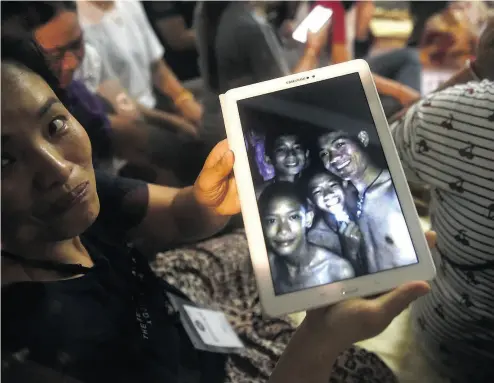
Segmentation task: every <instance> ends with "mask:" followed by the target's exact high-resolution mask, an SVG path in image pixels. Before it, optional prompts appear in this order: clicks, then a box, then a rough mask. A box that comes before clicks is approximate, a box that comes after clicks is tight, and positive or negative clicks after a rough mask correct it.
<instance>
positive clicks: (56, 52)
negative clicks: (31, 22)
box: [34, 11, 84, 88]
mask: <svg viewBox="0 0 494 383" xmlns="http://www.w3.org/2000/svg"><path fill="white" fill-rule="evenodd" d="M34 37H35V39H36V42H37V43H38V45H39V46H40V48H41V50H42V52H43V55H44V56H45V58H46V60H47V62H48V64H49V65H50V68H51V70H52V71H53V73H54V74H55V76H57V78H58V79H59V81H60V85H61V87H62V88H65V87H67V86H68V85H69V84H70V83H71V82H72V79H73V77H74V72H75V71H76V69H77V68H78V67H79V66H80V65H81V62H82V60H83V58H84V39H83V35H82V29H81V27H80V25H79V20H78V18H77V13H75V12H72V11H63V12H60V13H59V14H58V15H57V16H55V17H54V18H53V19H52V20H50V22H49V23H47V24H45V25H43V26H41V27H40V28H38V29H37V30H36V31H35V33H34Z"/></svg>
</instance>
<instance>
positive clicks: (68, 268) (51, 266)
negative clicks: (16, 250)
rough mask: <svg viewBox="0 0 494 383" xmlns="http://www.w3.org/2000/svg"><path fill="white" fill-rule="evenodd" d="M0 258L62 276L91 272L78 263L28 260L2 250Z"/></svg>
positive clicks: (88, 268)
mask: <svg viewBox="0 0 494 383" xmlns="http://www.w3.org/2000/svg"><path fill="white" fill-rule="evenodd" d="M2 257H5V258H9V259H11V260H13V261H15V262H17V263H20V264H21V265H25V266H28V267H32V268H36V269H43V270H50V271H56V272H58V273H62V274H69V275H79V274H86V273H87V272H89V270H91V268H90V267H85V266H82V265H80V264H78V263H77V264H70V263H60V262H54V261H49V260H41V259H28V258H24V257H21V256H19V255H16V254H12V253H9V252H8V251H5V250H2Z"/></svg>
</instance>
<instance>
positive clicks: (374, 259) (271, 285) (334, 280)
mask: <svg viewBox="0 0 494 383" xmlns="http://www.w3.org/2000/svg"><path fill="white" fill-rule="evenodd" d="M220 100H221V105H222V110H223V116H224V119H225V126H226V131H227V136H228V142H229V144H230V148H231V149H232V150H233V152H234V153H235V169H234V171H235V177H236V180H237V185H238V191H239V197H240V202H241V206H242V214H243V219H244V224H245V230H246V234H247V240H248V244H249V249H250V254H251V258H252V263H253V267H254V271H255V275H256V280H257V284H258V287H259V293H260V298H261V302H262V306H263V310H264V312H265V313H266V314H267V315H269V316H278V315H281V314H285V313H292V312H297V311H302V310H307V309H311V308H316V307H321V306H324V305H328V304H331V303H335V302H337V301H340V300H343V299H347V298H351V297H358V296H369V295H374V294H378V293H381V292H384V291H387V290H390V289H392V288H394V287H396V286H398V285H400V284H402V283H404V282H407V281H413V280H431V279H432V278H433V277H434V276H435V267H434V263H433V261H432V258H431V255H430V252H429V249H428V247H427V243H426V240H425V236H424V233H423V231H422V228H421V225H420V222H419V218H418V215H417V212H416V210H415V207H414V204H413V199H412V196H411V194H410V191H409V189H408V184H407V182H406V179H405V175H404V173H403V169H402V167H401V163H400V159H399V157H398V153H397V151H396V148H395V145H394V143H393V139H392V136H391V134H390V131H389V128H388V124H387V122H386V118H385V115H384V112H383V109H382V107H381V103H380V101H379V96H378V93H377V90H376V87H375V85H374V81H373V79H372V75H371V72H370V69H369V67H368V65H367V63H366V62H365V61H363V60H355V61H351V62H348V63H344V64H338V65H332V66H330V67H326V68H321V69H316V70H313V71H309V72H305V73H300V74H294V75H290V76H286V77H282V78H278V79H274V80H270V81H266V82H262V83H258V84H253V85H250V86H245V87H241V88H236V89H232V90H229V91H228V92H227V93H226V94H224V95H221V96H220Z"/></svg>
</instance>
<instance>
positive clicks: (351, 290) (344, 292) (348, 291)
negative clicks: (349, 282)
mask: <svg viewBox="0 0 494 383" xmlns="http://www.w3.org/2000/svg"><path fill="white" fill-rule="evenodd" d="M357 291H358V287H354V288H348V289H342V290H341V295H351V294H355V293H356V292H357Z"/></svg>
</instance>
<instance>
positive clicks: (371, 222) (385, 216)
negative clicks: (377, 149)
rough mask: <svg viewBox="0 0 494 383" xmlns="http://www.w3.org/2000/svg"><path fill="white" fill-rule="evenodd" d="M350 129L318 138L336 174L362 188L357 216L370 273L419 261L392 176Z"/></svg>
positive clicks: (326, 161) (322, 156)
mask: <svg viewBox="0 0 494 383" xmlns="http://www.w3.org/2000/svg"><path fill="white" fill-rule="evenodd" d="M363 137H364V135H362V140H360V141H359V139H360V136H359V139H355V138H353V137H350V136H349V135H348V134H347V133H346V132H343V131H336V132H330V133H325V134H323V135H321V136H320V137H319V139H318V147H319V157H320V159H321V161H322V164H323V165H324V167H325V168H326V170H328V171H329V172H331V173H332V174H334V175H336V176H338V177H340V178H341V179H342V180H344V181H348V182H350V183H352V185H353V186H354V187H355V188H356V189H357V191H358V203H357V212H356V218H357V220H358V224H359V227H360V230H361V232H362V235H363V238H364V242H365V248H366V257H367V259H368V262H369V272H371V273H372V272H377V271H381V270H386V269H391V268H395V267H400V266H405V265H410V264H412V263H415V262H417V257H416V254H415V250H414V247H413V244H412V241H411V238H410V235H409V233H408V227H407V225H406V222H405V219H404V217H403V213H402V210H401V206H400V202H399V201H398V197H397V195H396V190H395V188H394V185H393V180H392V179H391V175H390V173H389V171H388V169H386V168H382V169H381V168H379V167H377V166H376V165H374V163H373V162H372V161H371V159H370V158H369V155H368V154H367V152H366V150H365V149H364V147H365V144H366V142H363V141H365V140H364V139H363Z"/></svg>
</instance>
